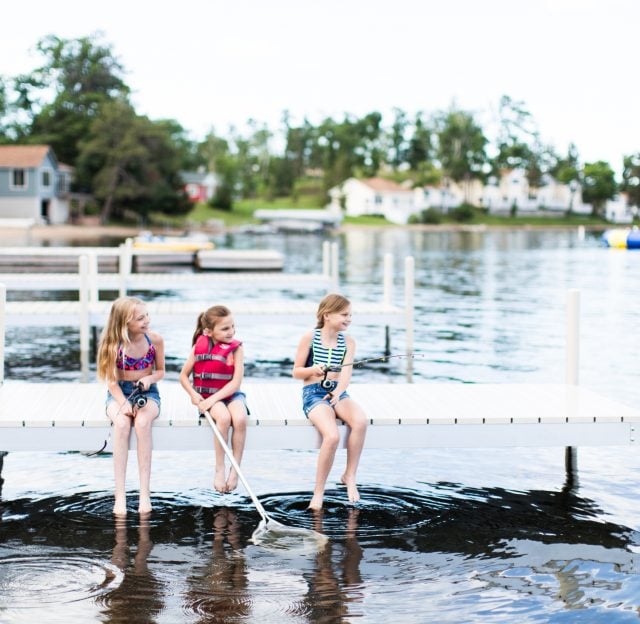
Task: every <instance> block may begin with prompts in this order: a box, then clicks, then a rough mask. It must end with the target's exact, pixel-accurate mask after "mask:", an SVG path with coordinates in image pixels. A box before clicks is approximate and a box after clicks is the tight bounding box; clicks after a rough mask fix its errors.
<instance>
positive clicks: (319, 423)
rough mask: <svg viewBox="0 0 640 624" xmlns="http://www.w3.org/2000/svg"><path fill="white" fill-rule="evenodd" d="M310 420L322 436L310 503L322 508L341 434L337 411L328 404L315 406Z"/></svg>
mask: <svg viewBox="0 0 640 624" xmlns="http://www.w3.org/2000/svg"><path fill="white" fill-rule="evenodd" d="M309 420H310V421H311V422H312V423H313V424H314V426H315V427H316V429H317V430H318V433H319V434H320V436H321V438H322V444H321V445H320V452H319V453H318V467H317V468H316V484H315V487H314V489H313V497H312V498H311V502H310V503H309V509H322V503H323V500H324V488H325V485H326V483H327V478H328V476H329V472H330V471H331V467H332V466H333V460H334V458H335V456H336V449H337V448H338V443H339V442H340V434H339V433H338V425H337V424H336V416H335V413H334V411H333V409H331V408H330V407H329V406H328V405H325V404H320V405H317V406H316V407H314V408H313V409H312V410H311V412H310V413H309Z"/></svg>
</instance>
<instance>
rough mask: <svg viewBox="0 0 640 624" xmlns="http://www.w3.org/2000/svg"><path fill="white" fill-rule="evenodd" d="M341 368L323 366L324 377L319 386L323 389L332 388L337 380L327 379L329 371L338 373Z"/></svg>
mask: <svg viewBox="0 0 640 624" xmlns="http://www.w3.org/2000/svg"><path fill="white" fill-rule="evenodd" d="M341 370H342V366H325V367H324V377H323V378H322V381H321V382H320V387H321V388H322V389H323V390H333V389H334V388H335V387H336V384H337V382H336V381H334V380H332V379H327V375H328V374H329V373H339V372H340V371H341Z"/></svg>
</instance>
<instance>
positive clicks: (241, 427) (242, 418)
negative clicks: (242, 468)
mask: <svg viewBox="0 0 640 624" xmlns="http://www.w3.org/2000/svg"><path fill="white" fill-rule="evenodd" d="M229 413H230V414H231V425H232V426H233V431H232V432H231V450H232V452H233V458H234V459H235V460H236V462H237V463H238V465H240V462H241V461H242V453H243V452H244V443H245V440H246V438H247V410H246V408H245V406H244V403H243V402H242V401H232V402H231V403H230V404H229ZM237 487H238V473H237V472H236V470H235V468H234V467H233V466H232V467H231V469H230V470H229V476H228V477H227V484H226V489H227V492H232V491H233V490H235V489H236V488H237Z"/></svg>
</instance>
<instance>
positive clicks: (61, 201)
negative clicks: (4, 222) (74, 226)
mask: <svg viewBox="0 0 640 624" xmlns="http://www.w3.org/2000/svg"><path fill="white" fill-rule="evenodd" d="M71 174H72V169H71V168H70V167H68V166H66V165H62V164H61V163H59V162H58V159H57V158H56V156H55V154H54V152H53V149H52V148H51V147H50V146H48V145H1V146H0V218H3V219H23V220H27V221H32V222H33V223H51V224H60V223H66V222H67V221H68V220H69V205H70V195H69V186H70V183H71Z"/></svg>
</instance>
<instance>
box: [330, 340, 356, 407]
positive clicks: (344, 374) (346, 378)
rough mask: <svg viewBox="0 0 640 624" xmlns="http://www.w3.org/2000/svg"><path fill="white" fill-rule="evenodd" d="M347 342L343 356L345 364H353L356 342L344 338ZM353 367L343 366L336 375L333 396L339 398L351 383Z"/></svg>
mask: <svg viewBox="0 0 640 624" xmlns="http://www.w3.org/2000/svg"><path fill="white" fill-rule="evenodd" d="M345 339H346V342H347V352H346V353H345V355H344V361H345V362H354V361H355V357H356V341H355V340H354V339H353V338H351V336H345ZM352 372H353V366H344V367H343V368H342V369H341V370H340V374H339V375H338V385H337V386H336V389H335V390H334V391H333V396H335V397H339V396H340V395H341V394H342V393H343V392H344V391H345V390H346V389H347V386H348V385H349V383H350V382H351V373H352Z"/></svg>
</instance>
